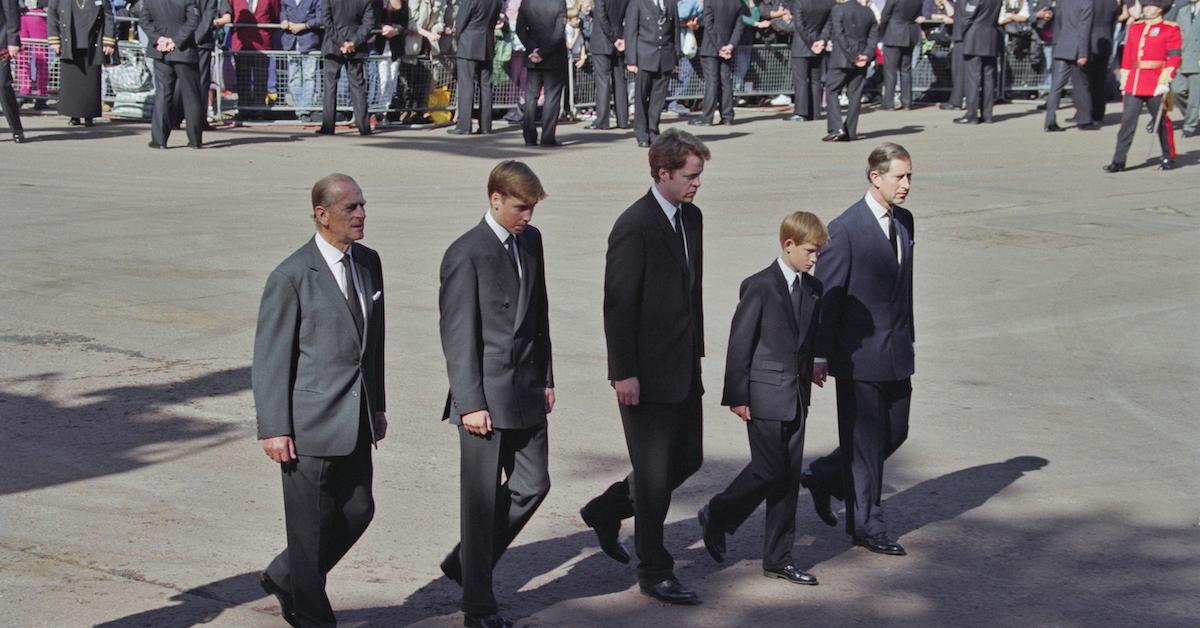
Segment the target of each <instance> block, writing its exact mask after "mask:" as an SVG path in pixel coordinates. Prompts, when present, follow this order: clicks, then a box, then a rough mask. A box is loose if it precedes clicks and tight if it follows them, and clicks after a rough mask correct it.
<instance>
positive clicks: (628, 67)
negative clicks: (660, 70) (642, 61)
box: [625, 63, 637, 74]
mask: <svg viewBox="0 0 1200 628" xmlns="http://www.w3.org/2000/svg"><path fill="white" fill-rule="evenodd" d="M625 69H626V70H629V71H630V72H633V73H634V74H637V66H636V65H634V64H632V63H630V64H627V65H626V66H625Z"/></svg>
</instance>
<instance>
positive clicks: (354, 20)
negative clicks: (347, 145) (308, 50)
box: [317, 0, 379, 135]
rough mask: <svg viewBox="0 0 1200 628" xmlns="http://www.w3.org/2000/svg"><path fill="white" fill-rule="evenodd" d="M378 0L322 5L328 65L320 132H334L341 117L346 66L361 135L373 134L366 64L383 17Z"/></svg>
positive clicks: (329, 0)
mask: <svg viewBox="0 0 1200 628" xmlns="http://www.w3.org/2000/svg"><path fill="white" fill-rule="evenodd" d="M377 8H378V5H377V4H376V0H326V1H325V2H323V3H322V4H321V27H322V28H324V29H325V33H324V36H323V38H322V40H321V56H322V61H323V62H324V65H325V72H324V74H325V76H324V80H323V82H322V88H323V92H324V93H323V94H322V98H321V100H322V102H321V128H319V129H317V134H318V135H333V132H334V123H335V119H336V117H337V85H338V78H339V77H340V76H341V75H342V69H345V70H346V79H347V83H349V85H350V104H351V107H352V108H353V109H354V124H355V125H356V126H357V127H358V134H359V135H370V134H371V121H370V120H368V119H367V79H366V63H367V56H368V54H369V52H370V49H369V48H368V46H369V44H370V42H371V31H373V30H374V29H375V26H376V24H377V23H378V20H379V16H378V14H377V13H376V9H377Z"/></svg>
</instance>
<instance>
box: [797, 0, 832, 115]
mask: <svg viewBox="0 0 1200 628" xmlns="http://www.w3.org/2000/svg"><path fill="white" fill-rule="evenodd" d="M834 4H835V2H834V0H791V14H792V28H793V32H792V86H793V88H794V91H795V110H794V111H795V113H794V114H793V115H792V116H791V117H789V118H788V120H789V121H792V122H801V121H803V120H815V119H816V118H817V116H818V115H819V114H820V113H821V94H822V93H823V92H824V91H825V89H824V87H825V77H824V71H825V63H826V59H828V57H829V49H828V40H827V39H825V38H824V33H825V26H826V24H827V23H828V22H829V14H830V12H832V11H833V6H834Z"/></svg>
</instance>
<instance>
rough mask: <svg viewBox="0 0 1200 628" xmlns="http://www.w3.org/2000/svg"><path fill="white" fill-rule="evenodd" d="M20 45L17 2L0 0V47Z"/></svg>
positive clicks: (19, 20)
mask: <svg viewBox="0 0 1200 628" xmlns="http://www.w3.org/2000/svg"><path fill="white" fill-rule="evenodd" d="M20 45H21V9H20V6H18V4H17V0H0V46H3V47H8V46H20Z"/></svg>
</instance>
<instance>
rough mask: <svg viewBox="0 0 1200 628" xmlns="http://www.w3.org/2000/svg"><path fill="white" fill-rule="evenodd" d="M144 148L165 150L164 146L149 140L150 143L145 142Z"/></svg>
mask: <svg viewBox="0 0 1200 628" xmlns="http://www.w3.org/2000/svg"><path fill="white" fill-rule="evenodd" d="M146 146H149V147H150V148H166V145H165V144H159V143H158V142H155V141H153V140H151V141H150V142H147V143H146Z"/></svg>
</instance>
